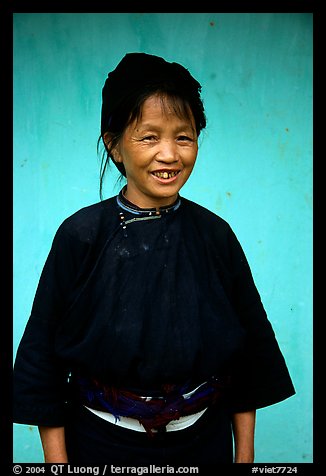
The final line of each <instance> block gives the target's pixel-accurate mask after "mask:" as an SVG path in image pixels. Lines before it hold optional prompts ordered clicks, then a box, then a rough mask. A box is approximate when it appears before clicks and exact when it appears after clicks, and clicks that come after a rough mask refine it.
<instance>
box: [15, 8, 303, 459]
mask: <svg viewBox="0 0 326 476" xmlns="http://www.w3.org/2000/svg"><path fill="white" fill-rule="evenodd" d="M132 51H143V52H147V53H152V54H157V55H161V56H163V57H165V58H166V59H167V60H168V61H177V62H180V63H182V64H183V65H184V66H186V67H187V68H189V70H190V71H191V72H192V73H193V75H194V76H195V77H196V78H197V79H198V80H199V81H200V82H201V83H202V86H203V98H204V102H205V106H206V113H207V117H208V126H207V129H206V131H205V132H204V133H203V136H202V137H201V141H200V150H199V156H198V161H197V164H196V167H195V170H194V173H193V175H192V176H191V178H190V180H189V182H188V183H187V184H186V186H185V187H184V188H183V190H182V195H183V196H185V197H187V198H189V199H191V200H195V201H197V202H198V203H200V204H202V205H204V206H206V207H207V208H209V209H211V210H212V211H214V212H215V213H217V214H219V215H220V216H222V217H223V218H224V219H226V220H227V221H228V222H229V223H230V224H231V226H232V227H233V229H234V231H235V232H236V234H237V236H238V238H239V240H240V242H241V243H242V245H243V248H244V250H245V252H246V254H247V257H248V260H249V262H250V264H251V268H252V272H253V275H254V278H255V281H256V284H257V286H258V288H259V291H260V294H261V297H262V300H263V302H264V305H265V308H266V310H267V312H268V315H269V318H270V320H271V322H272V324H273V327H274V329H275V332H276V334H277V337H278V341H279V344H280V347H281V349H282V351H283V353H284V356H285V358H286V361H287V363H288V367H289V370H290V373H291V375H292V377H293V380H294V384H295V387H296V390H297V394H296V396H294V397H292V398H290V399H288V400H286V401H285V402H282V403H279V404H276V405H273V406H271V407H268V408H265V409H262V410H259V411H258V415H257V429H256V461H257V462H265V463H266V462H312V15H311V14H306V13H223V14H222V13H221V14H220V13H185V14H181V13H94V14H93V13H40V14H35V13H27V14H24V13H19V14H15V15H14V323H13V324H14V350H15V351H16V349H17V345H18V342H19V340H20V338H21V336H22V333H23V329H24V326H25V324H26V320H27V318H28V316H29V313H30V309H31V305H32V300H33V297H34V293H35V289H36V286H37V283H38V279H39V276H40V272H41V269H42V266H43V264H44V261H45V258H46V256H47V253H48V251H49V248H50V245H51V241H52V238H53V235H54V233H55V231H56V229H57V227H58V226H59V224H60V223H61V222H62V220H63V219H64V218H66V217H67V216H68V215H70V214H72V213H73V212H74V211H76V210H77V209H79V208H81V207H83V206H85V205H89V204H91V203H93V202H96V201H98V200H99V195H98V188H99V180H98V179H99V163H100V158H99V156H98V155H97V152H96V143H97V139H98V135H99V121H100V107H101V88H102V86H103V83H104V80H105V78H106V75H107V73H108V71H110V70H111V69H113V68H114V67H115V66H116V64H117V63H118V61H119V60H120V59H121V58H122V56H123V55H124V54H125V53H127V52H132ZM116 179H117V174H116V172H115V171H114V170H112V172H111V173H110V174H109V176H108V179H107V181H106V187H105V196H107V197H108V196H111V195H113V194H116V193H117V192H118V190H119V185H117V184H116ZM14 460H15V462H42V452H41V445H40V442H39V439H38V431H37V428H35V427H30V426H24V425H14Z"/></svg>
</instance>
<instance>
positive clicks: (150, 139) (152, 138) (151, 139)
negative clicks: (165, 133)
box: [141, 135, 157, 142]
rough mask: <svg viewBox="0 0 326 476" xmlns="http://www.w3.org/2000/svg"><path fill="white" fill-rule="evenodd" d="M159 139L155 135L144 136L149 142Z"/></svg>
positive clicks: (143, 138)
mask: <svg viewBox="0 0 326 476" xmlns="http://www.w3.org/2000/svg"><path fill="white" fill-rule="evenodd" d="M156 139H157V137H156V136H154V135H148V136H145V137H142V139H141V140H142V141H148V142H153V141H155V140H156Z"/></svg>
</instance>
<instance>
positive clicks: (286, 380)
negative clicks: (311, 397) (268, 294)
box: [229, 229, 295, 412]
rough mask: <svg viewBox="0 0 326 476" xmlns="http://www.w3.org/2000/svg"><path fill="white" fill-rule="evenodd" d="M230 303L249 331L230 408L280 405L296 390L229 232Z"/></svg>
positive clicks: (242, 256) (234, 376) (236, 367)
mask: <svg viewBox="0 0 326 476" xmlns="http://www.w3.org/2000/svg"><path fill="white" fill-rule="evenodd" d="M229 250H230V255H229V256H230V260H231V269H232V287H231V300H232V303H233V306H234V308H235V310H236V312H237V315H238V316H239V319H240V322H241V325H242V326H243V327H244V329H245V331H246V339H245V343H244V347H243V349H242V351H241V352H240V355H239V358H238V359H237V360H236V365H234V369H233V374H232V386H231V389H232V391H231V394H230V400H229V401H230V407H231V410H232V411H233V412H242V411H249V410H252V409H258V408H262V407H266V406H269V405H272V404H274V403H278V402H280V401H282V400H284V399H286V398H289V397H290V396H292V395H294V394H295V389H294V386H293V383H292V380H291V377H290V374H289V371H288V368H287V365H286V363H285V359H284V357H283V354H282V352H281V350H280V347H279V345H278V342H277V340H276V336H275V333H274V330H273V328H272V325H271V323H270V321H269V320H268V318H267V315H266V312H265V309H264V307H263V304H262V302H261V298H260V295H259V293H258V290H257V288H256V286H255V283H254V280H253V276H252V273H251V270H250V267H249V264H248V261H247V259H246V256H245V254H244V252H243V249H242V247H241V245H240V243H239V242H238V239H237V238H236V236H235V234H234V232H233V231H232V230H231V229H230V233H229Z"/></svg>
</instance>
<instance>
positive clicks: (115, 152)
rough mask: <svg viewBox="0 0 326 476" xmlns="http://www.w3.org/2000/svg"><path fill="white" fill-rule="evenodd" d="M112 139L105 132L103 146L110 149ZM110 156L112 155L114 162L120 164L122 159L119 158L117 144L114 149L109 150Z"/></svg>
mask: <svg viewBox="0 0 326 476" xmlns="http://www.w3.org/2000/svg"><path fill="white" fill-rule="evenodd" d="M112 138H113V137H112V135H111V134H110V133H109V132H106V133H105V134H104V135H103V140H104V143H105V145H106V147H107V148H108V149H110V147H111V141H112ZM111 155H112V157H113V160H114V161H115V162H122V157H121V154H120V152H119V144H117V145H116V146H115V147H113V149H112V150H111Z"/></svg>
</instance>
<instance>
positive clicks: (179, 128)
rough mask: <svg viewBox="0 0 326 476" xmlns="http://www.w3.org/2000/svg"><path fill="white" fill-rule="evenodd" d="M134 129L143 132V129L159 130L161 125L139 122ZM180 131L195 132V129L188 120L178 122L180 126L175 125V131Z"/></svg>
mask: <svg viewBox="0 0 326 476" xmlns="http://www.w3.org/2000/svg"><path fill="white" fill-rule="evenodd" d="M135 130H137V131H140V132H144V131H161V130H162V127H160V126H157V125H155V124H151V123H144V124H139V125H138V126H137V125H136V127H135ZM181 131H192V132H196V129H195V128H194V127H193V126H192V125H191V124H190V123H188V122H185V123H182V124H180V126H177V127H176V128H175V132H181Z"/></svg>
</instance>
